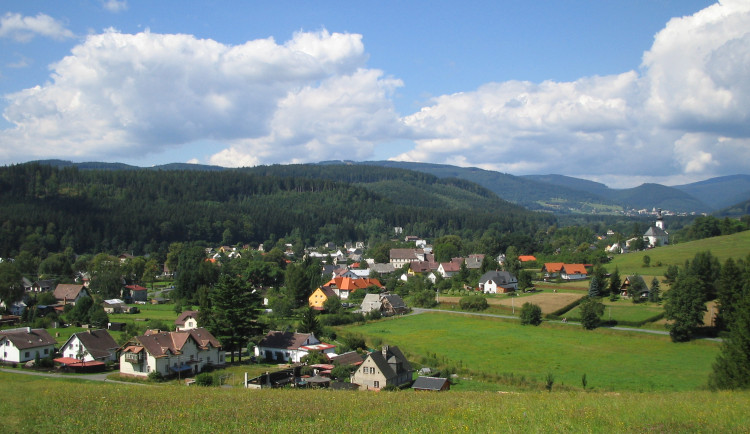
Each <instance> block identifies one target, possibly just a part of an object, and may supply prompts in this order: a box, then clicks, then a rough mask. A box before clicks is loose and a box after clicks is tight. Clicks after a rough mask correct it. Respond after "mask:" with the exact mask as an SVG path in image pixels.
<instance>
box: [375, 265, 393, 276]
mask: <svg viewBox="0 0 750 434" xmlns="http://www.w3.org/2000/svg"><path fill="white" fill-rule="evenodd" d="M395 271H396V268H395V267H394V266H393V264H391V263H387V264H375V263H373V264H370V272H371V273H378V274H391V273H393V272H395Z"/></svg>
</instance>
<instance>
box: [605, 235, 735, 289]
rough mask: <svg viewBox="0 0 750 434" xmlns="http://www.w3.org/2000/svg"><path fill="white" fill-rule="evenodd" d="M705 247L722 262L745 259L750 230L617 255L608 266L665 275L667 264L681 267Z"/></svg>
mask: <svg viewBox="0 0 750 434" xmlns="http://www.w3.org/2000/svg"><path fill="white" fill-rule="evenodd" d="M705 251H710V252H711V254H712V255H714V256H716V257H717V258H718V259H719V261H721V262H722V263H723V262H724V261H726V260H727V259H729V258H733V259H735V260H736V259H745V258H747V257H748V255H750V231H744V232H738V233H736V234H732V235H724V236H720V237H712V238H706V239H703V240H697V241H690V242H687V243H679V244H671V245H668V246H662V247H657V248H655V249H651V250H645V251H641V252H633V253H627V254H624V255H616V256H615V257H614V259H613V260H612V262H610V263H609V264H607V265H606V268H607V270H608V271H610V272H611V271H614V269H615V267H617V268H618V269H619V271H620V276H627V275H630V274H640V275H648V276H663V275H664V273H665V272H666V271H667V266H669V265H679V266H680V267H681V266H683V265H684V264H685V261H687V260H692V259H693V257H694V256H695V254H696V253H698V252H705ZM645 255H648V256H649V257H650V258H651V266H650V267H644V266H643V257H644V256H645ZM658 264H661V265H658ZM646 282H647V283H649V284H650V282H651V279H650V278H649V280H647V281H646Z"/></svg>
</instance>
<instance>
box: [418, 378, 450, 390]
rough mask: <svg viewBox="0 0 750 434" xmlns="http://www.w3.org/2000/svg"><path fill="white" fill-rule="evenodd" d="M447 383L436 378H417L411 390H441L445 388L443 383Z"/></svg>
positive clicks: (443, 379)
mask: <svg viewBox="0 0 750 434" xmlns="http://www.w3.org/2000/svg"><path fill="white" fill-rule="evenodd" d="M447 382H448V379H447V378H438V377H417V379H416V380H414V384H412V386H411V388H412V389H419V390H442V389H443V387H445V383H447Z"/></svg>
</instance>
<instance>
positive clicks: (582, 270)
mask: <svg viewBox="0 0 750 434" xmlns="http://www.w3.org/2000/svg"><path fill="white" fill-rule="evenodd" d="M563 271H565V274H589V272H588V271H586V267H585V266H584V265H583V264H565V265H563Z"/></svg>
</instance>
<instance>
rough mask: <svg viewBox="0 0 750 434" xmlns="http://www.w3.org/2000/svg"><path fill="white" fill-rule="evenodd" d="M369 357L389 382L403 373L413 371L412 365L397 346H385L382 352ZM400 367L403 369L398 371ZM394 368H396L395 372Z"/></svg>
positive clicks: (373, 353) (376, 352)
mask: <svg viewBox="0 0 750 434" xmlns="http://www.w3.org/2000/svg"><path fill="white" fill-rule="evenodd" d="M367 357H368V358H370V359H372V361H373V362H374V363H375V365H376V366H377V367H378V369H379V370H380V372H381V373H382V374H383V375H384V376H385V378H386V379H387V380H388V379H391V378H393V377H396V376H398V375H399V374H401V373H402V372H406V371H411V370H412V369H411V364H409V361H408V360H407V359H406V357H405V356H404V353H402V352H401V350H400V349H399V348H398V347H396V346H385V347H383V349H382V350H381V351H375V352H372V353H370V354H369V355H368V356H367ZM399 365H400V366H401V369H398V366H399ZM394 367H395V368H396V369H395V370H394Z"/></svg>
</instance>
